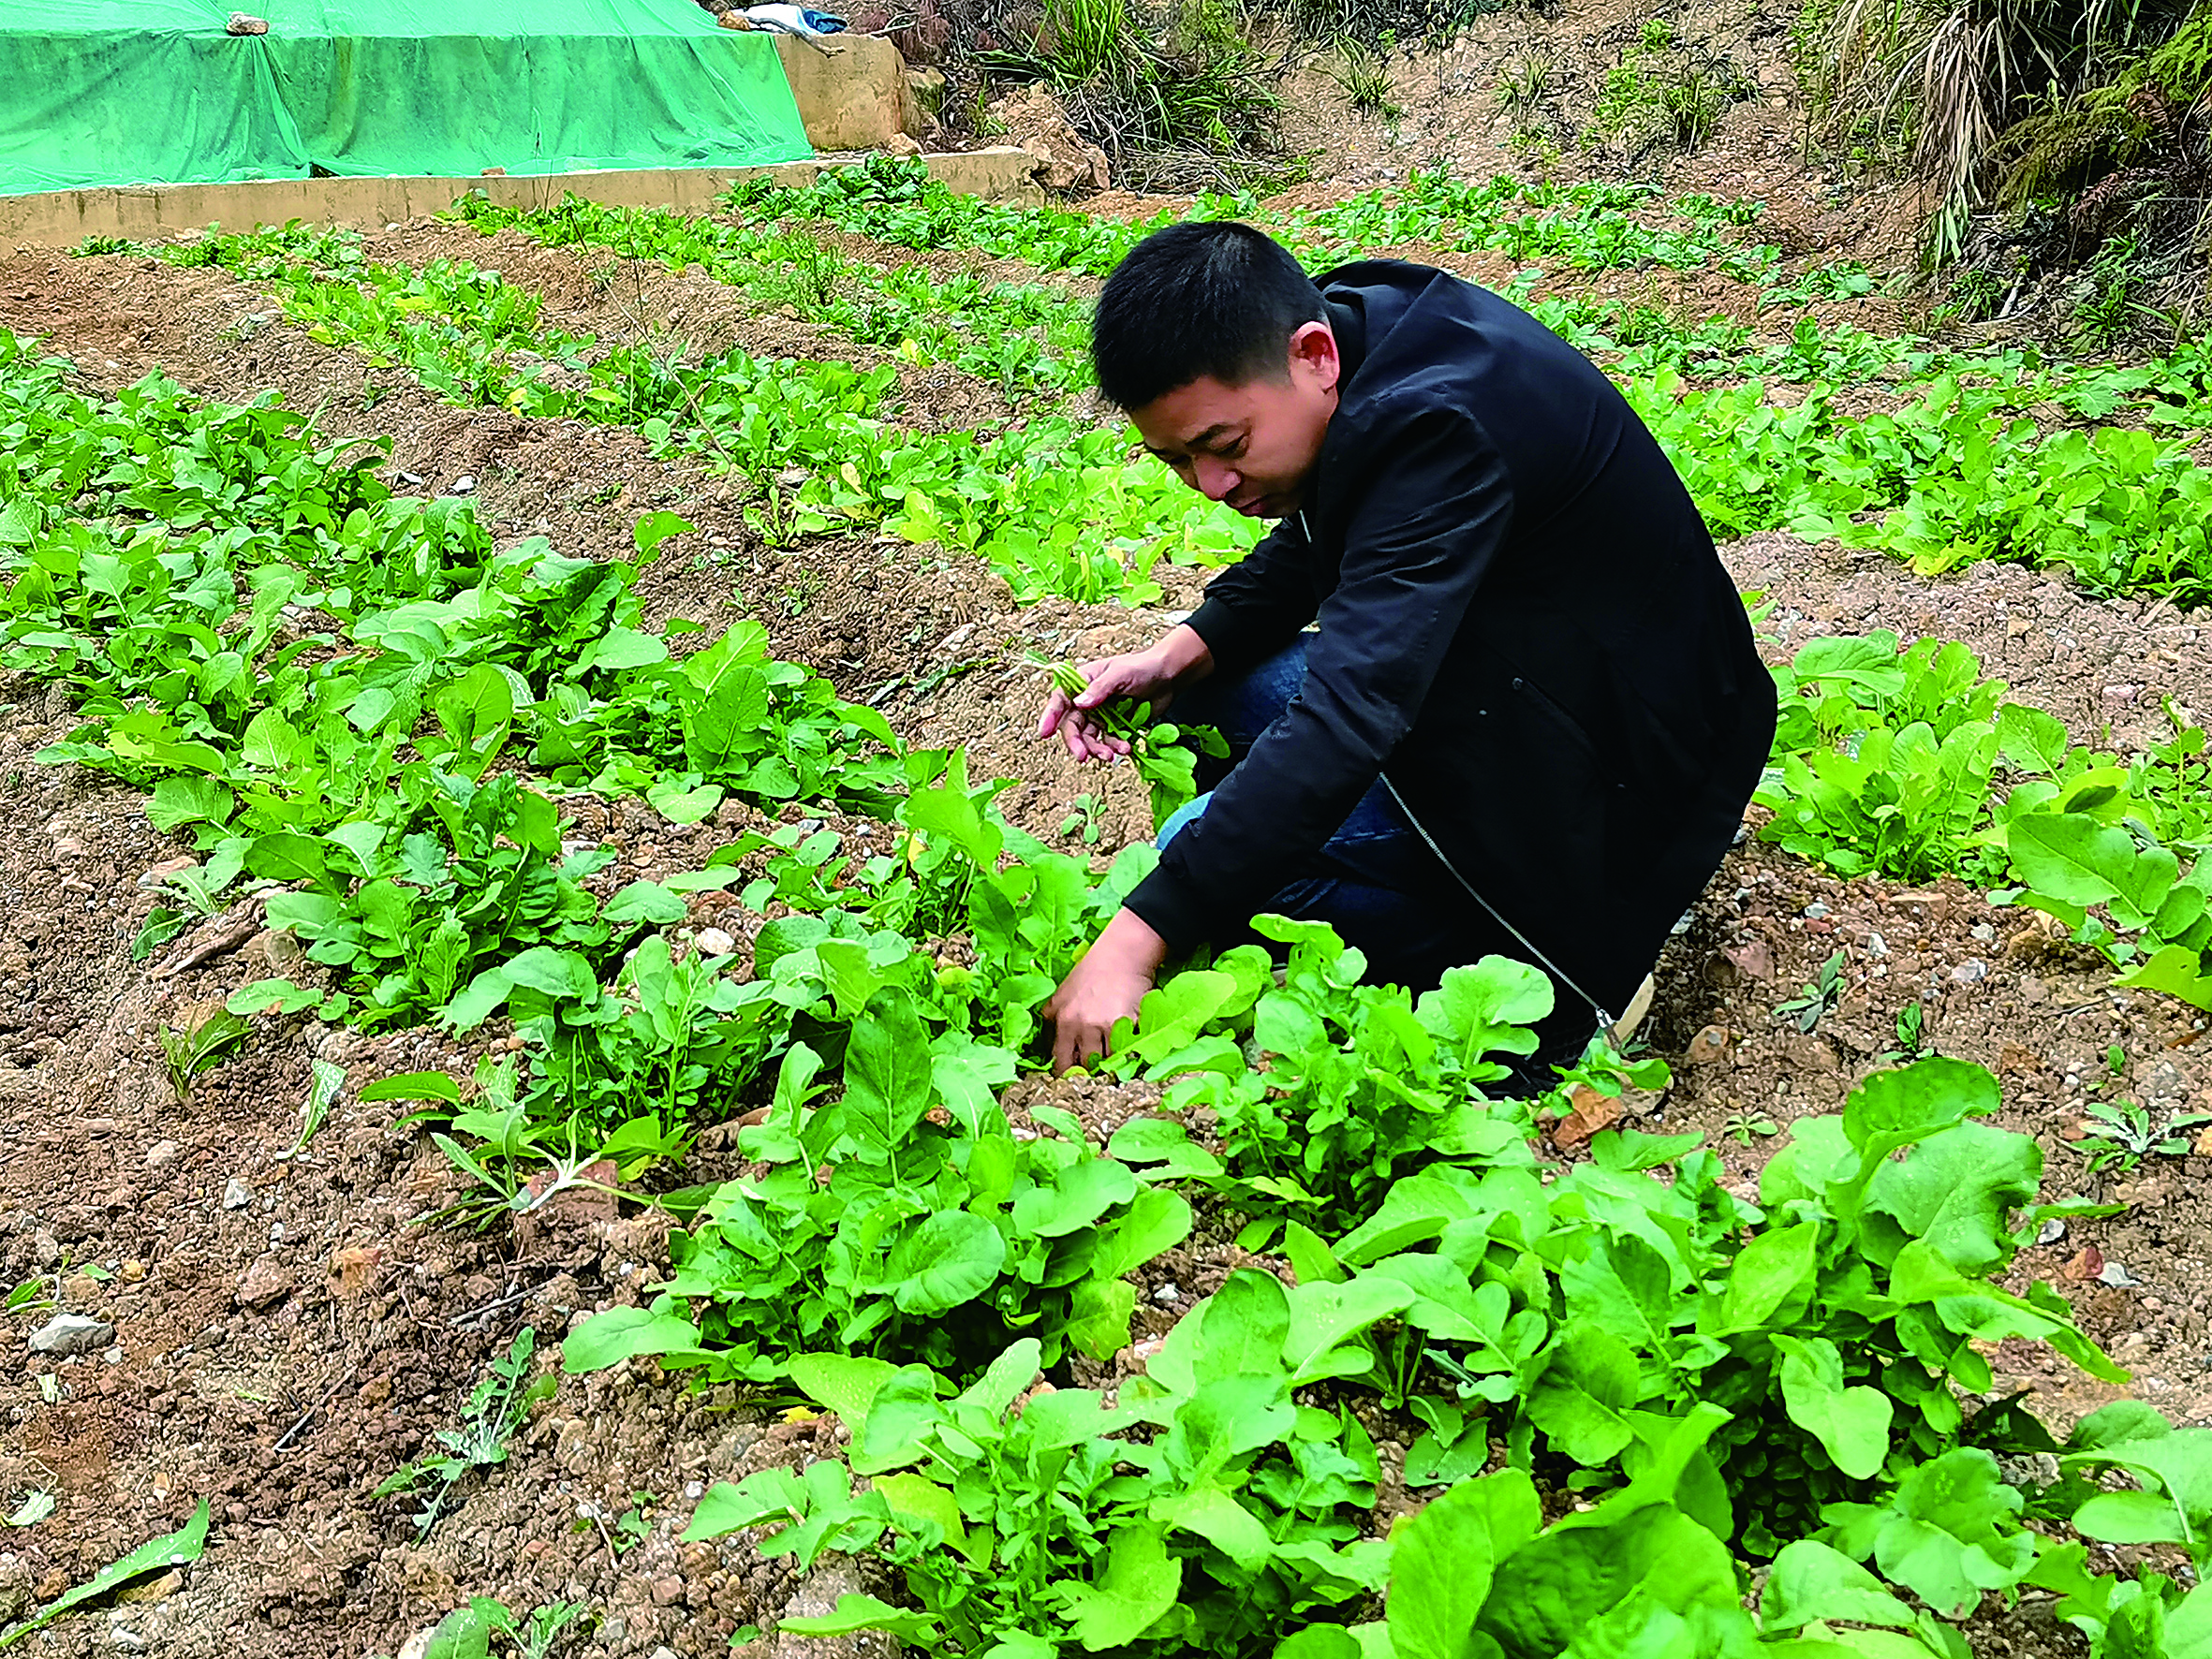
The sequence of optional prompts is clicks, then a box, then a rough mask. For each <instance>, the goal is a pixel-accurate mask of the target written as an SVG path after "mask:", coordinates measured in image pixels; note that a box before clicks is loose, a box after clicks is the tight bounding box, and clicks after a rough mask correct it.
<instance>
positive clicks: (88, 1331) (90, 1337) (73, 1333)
mask: <svg viewBox="0 0 2212 1659" xmlns="http://www.w3.org/2000/svg"><path fill="white" fill-rule="evenodd" d="M114 1340H115V1328H114V1327H113V1326H112V1325H111V1324H109V1323H108V1322H107V1321H106V1320H105V1319H95V1318H93V1317H91V1316H90V1315H89V1314H55V1315H54V1316H53V1317H52V1319H49V1320H48V1321H47V1322H46V1323H45V1324H44V1325H41V1326H40V1327H39V1328H38V1329H37V1330H34V1331H33V1332H32V1333H31V1352H32V1353H34V1354H90V1353H93V1352H95V1351H96V1350H97V1349H100V1348H105V1347H107V1346H108V1345H109V1344H110V1343H113V1342H114Z"/></svg>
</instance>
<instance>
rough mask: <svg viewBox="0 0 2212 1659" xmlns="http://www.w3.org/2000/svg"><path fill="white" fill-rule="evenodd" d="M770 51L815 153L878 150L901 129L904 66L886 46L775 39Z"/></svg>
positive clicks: (859, 39) (836, 38)
mask: <svg viewBox="0 0 2212 1659" xmlns="http://www.w3.org/2000/svg"><path fill="white" fill-rule="evenodd" d="M775 50H776V52H777V54H778V55H779V56H781V57H782V59H783V61H784V79H785V80H787V81H789V82H790V83H791V96H792V98H793V99H794V100H795V101H796V102H797V104H798V106H799V119H800V120H802V121H804V123H805V124H806V141H807V142H808V143H810V144H812V145H813V146H814V147H815V148H816V149H817V150H818V151H825V152H827V151H838V150H880V149H882V148H883V147H884V146H885V145H886V144H888V143H890V142H891V140H892V139H894V138H896V137H897V136H898V135H899V134H900V133H901V132H903V131H905V130H906V126H907V121H906V99H907V66H906V63H905V62H904V60H902V59H901V58H900V56H899V49H898V48H897V47H895V46H893V45H892V43H891V42H890V41H888V40H883V39H879V38H877V37H876V36H873V35H832V36H831V37H829V38H828V39H826V40H802V39H800V38H798V37H796V36H793V35H778V36H777V37H775Z"/></svg>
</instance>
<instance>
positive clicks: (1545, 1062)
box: [1157, 636, 1597, 1083]
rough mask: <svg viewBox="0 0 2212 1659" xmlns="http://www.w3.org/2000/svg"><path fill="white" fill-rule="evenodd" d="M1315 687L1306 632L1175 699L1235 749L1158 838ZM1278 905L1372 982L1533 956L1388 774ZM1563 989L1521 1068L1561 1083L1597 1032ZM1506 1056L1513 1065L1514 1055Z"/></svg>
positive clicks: (1178, 824)
mask: <svg viewBox="0 0 2212 1659" xmlns="http://www.w3.org/2000/svg"><path fill="white" fill-rule="evenodd" d="M1304 685H1305V638H1304V636H1301V637H1300V638H1299V639H1295V640H1293V641H1291V643H1290V645H1289V646H1287V647H1286V648H1285V649H1284V650H1282V651H1280V652H1278V653H1276V655H1274V656H1272V657H1270V658H1268V659H1267V660H1266V661H1265V662H1262V663H1261V664H1260V665H1259V666H1258V667H1256V668H1253V669H1251V670H1250V671H1249V672H1248V673H1246V674H1242V675H1217V676H1215V677H1214V678H1213V679H1210V680H1203V681H1201V682H1200V683H1198V684H1197V685H1195V686H1193V687H1192V688H1191V689H1190V690H1189V691H1187V692H1185V693H1183V694H1182V695H1181V696H1179V697H1177V698H1176V699H1175V701H1174V704H1173V706H1172V710H1171V711H1170V713H1171V716H1172V718H1173V719H1174V720H1176V721H1177V722H1179V723H1184V724H1187V725H1192V726H1212V727H1217V728H1218V729H1219V731H1220V733H1221V735H1222V736H1223V737H1224V738H1226V739H1227V740H1228V741H1229V756H1228V758H1227V759H1225V760H1222V759H1204V758H1202V759H1201V760H1200V761H1199V775H1198V782H1199V786H1200V789H1201V791H1202V793H1201V794H1200V795H1199V796H1198V798H1197V799H1196V800H1192V801H1191V802H1190V803H1189V804H1188V805H1187V806H1185V807H1183V808H1181V809H1180V810H1179V811H1177V812H1176V813H1175V814H1174V815H1173V816H1172V817H1170V818H1169V819H1168V821H1167V822H1166V823H1165V824H1164V825H1162V826H1161V827H1160V831H1159V835H1158V843H1157V844H1158V845H1159V846H1162V847H1164V846H1166V845H1167V844H1168V843H1169V842H1170V841H1172V840H1173V839H1174V838H1175V836H1176V835H1177V833H1179V832H1180V831H1181V830H1182V829H1184V828H1185V826H1187V825H1188V824H1190V823H1191V822H1193V821H1194V820H1196V819H1197V818H1198V817H1199V816H1200V815H1202V814H1203V813H1204V812H1205V810H1206V805H1207V802H1208V801H1210V800H1212V799H1213V792H1214V789H1215V788H1216V787H1217V786H1218V785H1219V784H1220V783H1221V781H1222V780H1223V779H1224V778H1226V777H1227V776H1228V775H1229V773H1230V772H1231V771H1233V770H1234V769H1235V768H1236V767H1237V766H1238V765H1239V764H1241V763H1242V762H1243V760H1244V758H1245V756H1246V754H1248V753H1249V752H1250V750H1251V747H1252V745H1253V743H1255V742H1256V741H1259V738H1260V735H1261V733H1262V732H1264V731H1265V730H1266V729H1267V728H1268V727H1270V726H1272V725H1274V724H1275V722H1276V720H1277V719H1278V718H1280V716H1281V715H1282V713H1283V712H1284V711H1285V710H1286V709H1288V708H1289V707H1290V701H1291V699H1292V698H1293V697H1296V696H1297V695H1298V693H1299V691H1300V690H1301V689H1302V688H1303V687H1304ZM1507 810H1511V807H1510V806H1509V807H1508V808H1507ZM1266 908H1267V909H1269V910H1272V911H1275V912H1277V913H1279V914H1281V915H1283V916H1289V917H1294V918H1299V919H1301V920H1312V921H1324V922H1327V923H1328V924H1329V925H1330V926H1331V927H1333V928H1335V930H1336V932H1337V934H1338V936H1339V937H1341V938H1342V939H1343V940H1344V942H1345V943H1346V944H1348V945H1351V946H1355V947H1358V948H1359V949H1360V950H1361V951H1363V952H1364V954H1365V956H1366V958H1367V979H1368V981H1369V982H1370V983H1372V984H1391V985H1403V986H1405V987H1406V988H1407V989H1408V990H1409V991H1415V992H1417V993H1418V992H1420V991H1427V990H1431V989H1433V988H1434V987H1435V986H1436V984H1437V983H1438V980H1439V979H1440V978H1441V977H1442V976H1443V973H1444V970H1445V969H1446V968H1451V967H1458V966H1461V965H1463V964H1465V963H1469V962H1477V961H1479V960H1481V959H1482V957H1485V956H1505V957H1511V958H1512V959H1513V960H1515V961H1526V959H1527V956H1528V952H1527V951H1526V949H1525V948H1523V947H1522V946H1521V945H1520V943H1519V942H1518V941H1517V940H1515V939H1514V938H1513V937H1512V935H1511V934H1510V933H1508V932H1506V931H1505V929H1504V928H1502V927H1501V926H1500V925H1499V924H1498V923H1497V920H1496V918H1493V917H1492V916H1491V915H1490V914H1489V912H1488V911H1486V910H1484V909H1483V908H1482V906H1481V905H1480V904H1478V903H1476V902H1475V901H1474V900H1473V899H1472V898H1470V897H1469V896H1468V894H1467V889H1466V888H1464V887H1463V886H1461V884H1460V881H1459V878H1458V877H1457V876H1455V875H1453V874H1452V872H1451V871H1450V870H1448V869H1446V868H1445V866H1444V863H1443V860H1442V859H1439V858H1438V856H1437V854H1436V853H1435V852H1433V851H1432V850H1430V848H1429V845H1428V844H1427V842H1425V841H1424V840H1423V838H1422V835H1421V833H1420V831H1419V830H1417V829H1414V828H1413V825H1412V823H1411V821H1410V820H1409V819H1408V817H1407V816H1406V814H1405V812H1404V810H1403V809H1402V808H1400V807H1399V805H1398V803H1397V800H1396V798H1395V797H1394V796H1393V795H1392V793H1391V791H1390V788H1389V786H1388V785H1386V784H1384V783H1383V782H1382V780H1381V779H1379V778H1378V779H1377V780H1376V782H1375V784H1374V785H1373V787H1371V788H1370V789H1368V791H1367V793H1366V794H1364V796H1362V797H1361V798H1360V800H1359V803H1358V804H1357V805H1356V806H1354V807H1353V808H1352V809H1351V813H1350V815H1349V816H1348V817H1346V819H1345V820H1344V822H1343V824H1342V825H1341V826H1340V827H1339V828H1338V829H1337V830H1336V832H1335V834H1334V835H1332V836H1331V837H1330V838H1329V839H1328V840H1327V841H1326V842H1325V843H1323V844H1322V845H1321V847H1320V851H1319V852H1318V853H1316V854H1315V855H1314V856H1313V858H1312V859H1310V860H1309V862H1308V864H1307V866H1306V867H1305V869H1303V870H1301V871H1300V872H1299V873H1298V874H1296V875H1295V876H1294V877H1293V879H1291V880H1290V882H1289V883H1287V884H1286V885H1285V886H1283V887H1282V888H1278V889H1277V890H1276V892H1275V894H1274V895H1273V896H1272V897H1271V898H1270V899H1269V901H1268V903H1267V904H1266ZM1255 942H1257V943H1267V942H1266V941H1262V940H1259V939H1258V936H1257V935H1256V934H1252V933H1250V932H1246V933H1245V934H1244V935H1243V936H1242V937H1240V938H1235V939H1222V940H1216V941H1214V944H1215V947H1216V948H1217V949H1226V948H1228V947H1230V946H1232V945H1239V944H1246V943H1255ZM1272 948H1276V949H1277V950H1278V951H1279V948H1280V947H1272ZM1554 990H1555V991H1556V1002H1555V1004H1554V1008H1553V1012H1552V1014H1551V1015H1550V1017H1549V1018H1547V1019H1546V1020H1543V1021H1542V1022H1541V1024H1540V1025H1539V1026H1538V1028H1537V1030H1538V1034H1539V1036H1540V1037H1541V1048H1540V1049H1539V1050H1538V1051H1537V1053H1536V1054H1534V1055H1531V1056H1529V1058H1528V1059H1527V1060H1526V1061H1522V1062H1520V1063H1519V1064H1518V1065H1517V1066H1516V1067H1515V1069H1516V1071H1518V1072H1520V1073H1522V1075H1523V1076H1524V1077H1525V1078H1526V1079H1529V1080H1531V1081H1535V1082H1541V1083H1548V1082H1550V1081H1551V1080H1552V1079H1551V1074H1550V1071H1549V1066H1550V1065H1552V1064H1569V1063H1571V1062H1572V1061H1574V1060H1577V1059H1579V1058H1580V1057H1581V1054H1582V1050H1583V1047H1584V1045H1585V1043H1586V1042H1587V1041H1588V1039H1589V1037H1590V1035H1591V1034H1592V1033H1593V1032H1594V1031H1595V1030H1596V1028H1597V1019H1596V1016H1595V1015H1594V1014H1593V1013H1592V1012H1591V1010H1590V1007H1589V1005H1588V1004H1586V1003H1585V1002H1584V1001H1583V1000H1582V999H1581V997H1580V996H1578V995H1577V994H1576V993H1575V992H1574V991H1570V990H1568V989H1567V988H1566V987H1565V986H1561V985H1555V987H1554ZM1497 1058H1499V1059H1501V1060H1505V1061H1507V1062H1508V1063H1509V1064H1510V1063H1512V1057H1511V1056H1507V1055H1500V1056H1498V1057H1497Z"/></svg>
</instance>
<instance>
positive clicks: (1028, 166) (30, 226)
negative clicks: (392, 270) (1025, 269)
mask: <svg viewBox="0 0 2212 1659" xmlns="http://www.w3.org/2000/svg"><path fill="white" fill-rule="evenodd" d="M877 44H878V45H882V44H883V43H882V42H877ZM801 50H804V47H802V48H801ZM885 50H886V51H890V50H891V49H890V48H889V47H888V46H886V47H885ZM892 56H893V57H894V58H895V57H896V56H897V53H896V52H895V51H894V52H892ZM854 159H856V158H854V157H849V156H848V157H834V156H833V157H830V158H827V159H824V160H818V161H787V162H784V163H782V164H781V165H780V166H776V167H740V168H728V167H721V168H707V167H702V168H645V169H636V170H633V171H624V172H604V173H554V174H550V175H548V176H546V177H543V178H508V177H504V176H503V177H497V178H458V179H456V178H413V179H273V180H267V181H263V182H260V183H256V184H151V185H144V186H140V187H136V188H130V189H116V190H54V191H49V192H47V193H45V194H43V195H38V196H0V247H57V248H68V247H75V246H76V245H77V244H78V243H79V242H82V241H83V240H84V239H85V238H86V237H88V236H123V237H129V238H131V239H132V240H134V241H143V240H151V239H154V238H158V237H163V236H174V235H175V234H177V233H178V232H179V231H182V230H191V229H197V228H203V227H205V226H208V225H221V226H222V227H223V228H225V229H229V230H251V229H253V228H255V227H256V226H258V225H283V224H287V223H288V222H289V221H291V220H293V219H301V220H304V221H305V222H306V223H308V224H310V225H350V226H354V227H381V226H385V225H391V224H397V223H398V222H400V221H401V220H404V219H412V218H415V217H417V216H418V215H420V214H423V213H439V212H442V211H443V210H444V209H446V208H448V207H450V206H451V205H452V204H453V203H454V202H455V201H456V200H458V199H459V198H462V197H464V196H465V195H467V194H468V193H469V192H470V191H471V190H481V191H483V192H484V193H485V194H486V195H488V196H489V197H491V198H492V199H493V200H494V201H496V202H500V203H502V204H505V205H508V206H512V207H551V206H553V205H554V204H555V203H557V202H558V201H559V200H560V199H561V197H562V195H563V194H564V193H568V194H572V195H576V196H582V197H584V198H588V199H590V200H592V201H598V202H605V203H606V204H607V205H609V206H610V207H665V208H674V209H677V210H679V211H684V212H698V211H700V210H702V209H704V208H707V207H709V206H711V205H712V204H713V202H714V198H715V197H716V196H717V195H719V194H720V193H721V192H723V191H725V190H727V189H729V188H730V185H731V184H734V183H735V182H736V181H737V180H739V179H743V178H750V177H758V176H761V175H766V176H768V177H771V178H774V180H775V181H776V182H777V183H778V184H794V185H801V186H804V185H807V184H813V183H814V181H815V180H816V179H817V178H818V177H819V176H820V174H821V171H822V169H824V168H827V167H842V166H849V165H851V163H852V161H853V160H854ZM922 159H923V160H924V161H926V162H927V163H928V166H929V170H930V172H931V173H932V174H933V175H935V176H936V178H939V179H941V180H943V181H944V183H945V184H947V185H948V186H949V187H950V188H951V189H953V190H957V191H959V192H960V193H961V194H962V195H964V196H980V197H981V198H983V199H984V200H985V201H1021V202H1039V201H1042V200H1043V199H1044V196H1043V192H1042V191H1041V190H1040V189H1039V188H1038V184H1037V181H1036V179H1035V178H1034V177H1033V176H1032V175H1033V173H1034V171H1035V169H1036V167H1037V157H1035V156H1034V155H1030V154H1026V153H1025V152H1023V151H1020V150H1015V149H1010V148H1003V147H1001V148H994V149H989V150H970V151H966V152H963V153H961V154H953V155H930V156H925V157H923V158H922Z"/></svg>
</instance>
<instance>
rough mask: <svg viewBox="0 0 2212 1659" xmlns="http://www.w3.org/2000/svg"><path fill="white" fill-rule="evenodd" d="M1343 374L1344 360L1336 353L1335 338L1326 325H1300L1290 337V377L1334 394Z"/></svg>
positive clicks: (1318, 323) (1316, 323)
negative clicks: (1303, 380) (1301, 379)
mask: <svg viewBox="0 0 2212 1659" xmlns="http://www.w3.org/2000/svg"><path fill="white" fill-rule="evenodd" d="M1343 373H1344V360H1343V359H1342V358H1341V357H1339V356H1338V355H1337V352H1336V335H1335V332H1334V331H1333V330H1331V329H1330V327H1329V325H1328V324H1327V323H1320V322H1315V323H1300V324H1299V325H1298V327H1297V330H1295V331H1294V332H1293V333H1292V334H1291V335H1290V374H1291V377H1292V378H1293V379H1299V378H1303V379H1305V380H1307V381H1309V382H1310V383H1312V384H1313V385H1314V386H1315V387H1316V388H1317V389H1320V390H1321V391H1334V390H1335V388H1336V382H1337V380H1338V378H1339V377H1340V376H1341V375H1342V374H1343Z"/></svg>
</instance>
